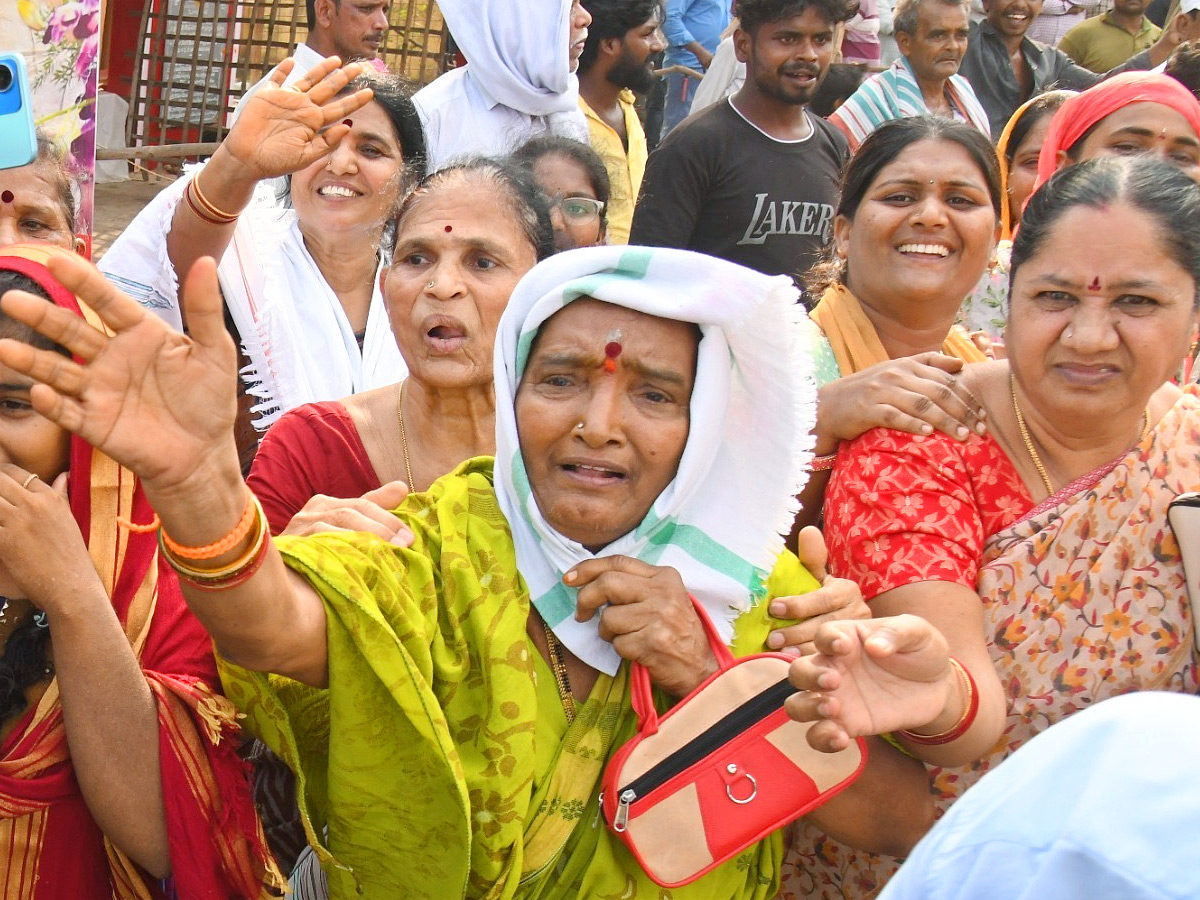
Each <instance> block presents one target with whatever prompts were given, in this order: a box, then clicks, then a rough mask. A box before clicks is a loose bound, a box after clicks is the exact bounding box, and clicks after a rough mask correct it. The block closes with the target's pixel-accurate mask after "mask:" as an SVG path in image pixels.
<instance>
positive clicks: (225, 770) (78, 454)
mask: <svg viewBox="0 0 1200 900" xmlns="http://www.w3.org/2000/svg"><path fill="white" fill-rule="evenodd" d="M58 255H61V256H68V255H71V253H70V251H68V250H65V249H62V248H60V247H56V246H53V245H50V244H14V245H10V246H7V247H3V248H0V270H11V271H15V272H20V273H21V274H23V275H26V276H28V277H29V278H31V279H33V281H34V282H35V283H36V284H37V285H38V286H39V287H41V288H42V290H44V291H45V292H46V293H47V294H49V295H50V298H51V300H52V301H53V302H54V303H55V305H57V306H59V307H62V308H64V309H68V310H70V311H71V312H73V313H74V314H75V315H78V316H80V317H81V318H84V319H86V320H87V321H88V322H90V323H91V324H93V325H95V326H96V327H97V328H101V329H103V327H104V326H103V323H102V322H100V320H99V319H98V317H97V316H96V315H95V313H94V312H93V311H92V310H90V309H88V308H87V307H86V306H83V305H82V304H80V303H79V301H78V300H77V299H76V297H75V296H74V295H73V294H72V293H71V292H70V291H68V290H67V289H66V288H64V287H63V286H62V285H61V284H59V283H58V281H56V280H55V279H54V277H53V276H52V275H51V274H50V270H49V269H48V268H47V266H46V263H47V262H48V261H49V260H50V259H51V258H52V257H54V256H58ZM67 493H68V497H69V499H70V504H71V511H72V513H73V514H74V516H75V520H76V522H77V523H78V524H79V529H80V532H81V533H82V535H83V539H84V541H85V543H86V544H87V547H88V551H89V554H90V555H91V557H92V562H93V564H94V565H95V567H96V571H97V574H99V576H100V579H101V582H102V583H103V584H104V587H105V589H106V590H107V592H108V595H109V598H110V599H111V601H112V605H113V608H114V609H115V611H116V614H117V618H118V619H119V620H120V622H121V624H122V626H124V629H125V634H126V637H128V639H129V642H130V645H131V646H132V648H133V651H134V655H135V656H136V657H137V658H138V662H139V664H140V665H141V668H142V672H143V674H144V675H145V677H146V682H147V684H148V685H149V687H150V689H151V691H152V692H153V694H154V698H155V701H156V704H157V706H158V717H159V757H160V768H161V775H162V788H163V800H164V805H165V807H166V819H167V837H168V843H169V845H170V855H171V868H172V877H173V880H174V887H175V890H176V892H177V893H178V895H179V896H181V897H205V898H208V897H212V898H218V897H219V898H222V900H224V898H230V897H238V898H258V897H265V896H266V890H265V888H264V884H265V883H278V882H277V878H278V876H277V874H276V872H275V870H274V866H273V864H272V863H271V862H270V860H269V859H268V857H267V855H266V852H265V844H264V841H263V837H262V832H261V829H260V827H259V825H258V822H257V819H256V816H255V813H254V807H253V803H252V801H251V798H250V792H249V786H248V782H247V779H246V771H245V767H244V765H243V763H242V761H241V760H240V759H239V758H238V755H237V752H236V750H237V747H236V745H237V732H238V727H237V725H236V722H235V719H234V713H233V709H232V706H231V704H229V702H228V701H227V700H225V698H224V697H221V696H219V694H217V693H216V690H215V688H216V686H217V684H218V677H217V673H216V667H215V663H214V661H213V658H212V643H211V641H210V639H209V637H208V635H207V634H206V633H205V632H204V629H203V628H202V627H201V626H200V623H199V622H197V621H196V619H195V618H194V617H193V616H192V615H191V613H190V612H189V611H188V609H187V606H186V605H185V604H184V601H183V595H182V593H181V591H180V589H179V582H178V579H177V578H176V577H175V573H174V572H172V571H171V569H170V568H169V567H167V566H166V565H165V563H164V562H163V561H162V560H161V558H160V556H159V553H158V542H157V540H156V538H155V535H154V534H153V533H139V532H137V531H130V530H128V529H126V528H123V527H118V525H117V521H118V517H120V518H124V519H126V520H129V521H133V522H140V523H145V522H149V521H151V520H152V519H153V518H154V511H153V510H152V509H151V508H150V504H149V503H148V502H147V500H146V496H145V494H144V493H143V492H142V489H141V485H140V484H139V483H138V481H137V479H136V478H135V477H134V475H133V473H132V472H130V471H129V470H128V469H126V468H123V467H122V466H119V465H117V463H116V462H114V461H113V460H112V459H110V458H109V457H107V456H105V455H104V454H103V453H100V452H99V451H98V450H96V449H95V448H93V447H92V446H91V445H90V444H88V443H86V442H85V441H82V440H80V439H79V438H75V437H72V439H71V449H70V475H69V478H68V487H67ZM81 807H82V799H81V797H80V795H79V786H78V784H77V783H76V781H75V778H74V775H73V772H72V769H71V765H70V753H69V748H68V746H67V742H66V730H65V728H64V725H63V719H62V708H61V706H60V705H59V694H58V682H57V681H53V682H51V684H50V687H49V688H48V689H47V690H46V693H45V695H44V696H43V697H42V699H41V701H40V702H39V703H38V704H37V707H36V708H35V709H32V710H29V711H28V712H27V714H26V715H25V716H24V717H23V718H22V720H21V722H20V723H19V724H18V726H17V727H16V728H15V729H14V730H13V732H12V733H11V734H10V735H9V736H8V737H7V738H6V739H5V740H4V742H3V743H2V745H0V835H3V834H5V833H6V829H9V830H15V831H21V832H22V833H25V832H27V831H28V832H31V833H34V834H40V837H39V838H38V839H36V840H34V839H32V838H30V839H27V840H24V841H21V842H17V843H11V842H10V843H11V846H7V848H6V852H5V853H4V854H3V857H2V858H0V881H2V882H4V883H6V884H9V885H10V886H12V885H13V884H22V885H24V886H25V888H26V892H25V893H23V894H22V896H26V897H32V898H34V900H43V898H47V897H63V896H71V897H76V898H81V900H88V898H92V897H103V898H108V897H112V896H117V895H119V896H121V897H129V898H140V900H149V898H157V897H160V896H162V892H161V891H160V888H159V886H158V884H157V883H155V882H153V881H151V880H149V879H147V878H146V877H145V876H144V875H143V874H142V873H141V872H140V870H138V869H137V868H136V867H135V866H134V865H133V864H132V863H131V862H130V861H129V859H128V858H127V857H126V856H125V855H124V854H123V853H122V852H121V851H120V850H119V849H118V848H116V847H115V846H113V845H112V844H111V843H109V842H107V841H106V840H103V836H102V835H100V834H99V829H98V828H97V826H96V825H95V823H94V822H92V821H91V817H90V816H89V815H88V814H87V812H86V809H83V811H82V812H81ZM31 824H32V825H34V826H36V827H33V828H30V825H31ZM101 842H102V843H101ZM84 858H86V859H87V860H89V861H90V862H89V863H88V864H84V863H82V862H80V861H79V860H80V859H84ZM105 860H107V863H108V865H107V866H105V865H104V861H105ZM98 861H99V864H98V865H94V863H97V862H98Z"/></svg>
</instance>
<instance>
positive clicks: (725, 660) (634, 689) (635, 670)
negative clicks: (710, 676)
mask: <svg viewBox="0 0 1200 900" xmlns="http://www.w3.org/2000/svg"><path fill="white" fill-rule="evenodd" d="M688 598H689V599H690V600H691V601H692V608H693V609H694V610H696V615H697V616H699V618H700V624H701V625H703V626H704V634H705V635H706V636H707V637H708V646H709V649H710V650H712V652H713V656H715V657H716V659H717V671H718V672H723V671H725V670H726V669H728V668H730V667H731V666H732V665H733V664H734V658H733V654H732V653H731V652H730V651H729V648H728V647H727V646H726V645H725V642H724V641H723V640H721V635H719V634H718V633H717V627H716V626H715V625H713V622H712V619H711V618H709V615H708V612H707V611H706V610H705V609H704V607H703V606H701V605H700V601H699V600H697V599H696V598H695V597H694V596H692V595H691V594H688ZM629 691H630V699H631V700H632V702H633V711H634V712H635V713H637V722H638V731H639V732H640V733H642V734H654V733H655V732H656V731H658V711H657V710H656V709H655V708H654V697H653V695H652V694H651V692H650V673H649V672H647V671H646V667H645V666H643V665H642V664H641V663H639V662H633V663H630V664H629ZM689 696H690V695H689Z"/></svg>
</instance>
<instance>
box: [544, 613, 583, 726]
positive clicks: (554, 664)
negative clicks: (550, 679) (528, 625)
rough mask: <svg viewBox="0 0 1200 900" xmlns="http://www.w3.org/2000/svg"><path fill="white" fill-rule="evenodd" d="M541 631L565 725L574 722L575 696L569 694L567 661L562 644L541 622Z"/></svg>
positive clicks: (548, 627)
mask: <svg viewBox="0 0 1200 900" xmlns="http://www.w3.org/2000/svg"><path fill="white" fill-rule="evenodd" d="M542 630H543V631H545V632H546V648H547V649H548V650H549V651H550V669H551V670H552V671H553V672H554V681H555V683H556V684H557V685H558V698H559V699H560V700H561V701H562V707H563V712H564V713H566V716H567V724H568V725H570V724H571V723H572V722H574V721H575V695H574V694H572V693H571V679H570V677H569V676H568V675H567V661H566V659H565V658H564V657H563V648H562V644H560V643H559V642H558V638H556V637H555V636H554V632H553V631H551V630H550V626H549V625H547V624H546V620H545V619H543V620H542Z"/></svg>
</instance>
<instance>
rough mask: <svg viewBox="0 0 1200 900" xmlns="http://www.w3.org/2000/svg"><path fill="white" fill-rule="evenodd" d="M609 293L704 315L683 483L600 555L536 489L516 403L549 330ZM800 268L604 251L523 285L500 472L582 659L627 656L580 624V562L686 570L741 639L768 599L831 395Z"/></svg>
mask: <svg viewBox="0 0 1200 900" xmlns="http://www.w3.org/2000/svg"><path fill="white" fill-rule="evenodd" d="M581 297H593V298H595V299H597V300H602V301H605V302H607V303H612V304H614V305H617V306H622V307H626V308H628V309H634V310H637V311H639V312H644V313H648V314H650V315H654V316H660V317H662V318H667V319H677V320H680V321H683V322H693V323H695V324H696V325H698V326H699V327H700V331H701V334H702V338H701V340H700V346H699V352H698V356H697V361H696V381H695V386H694V388H693V391H692V399H691V409H690V430H689V434H688V441H687V446H686V447H685V449H684V452H683V457H682V459H681V460H680V463H679V469H678V471H677V472H676V474H675V478H674V480H673V481H672V482H671V483H670V484H669V485H667V487H666V489H665V490H664V491H663V492H662V493H661V494H660V495H659V497H658V499H657V500H656V501H655V503H654V505H653V506H652V507H651V509H650V511H649V512H648V513H647V515H646V517H645V519H644V520H643V521H642V523H641V524H640V525H639V526H638V527H637V528H636V529H635V530H634V531H632V532H630V533H629V534H626V535H625V536H624V537H622V538H619V539H618V540H616V541H614V542H613V543H611V544H609V545H608V546H607V547H605V548H604V549H603V550H602V551H600V553H598V554H592V553H590V552H589V551H588V550H587V549H585V548H584V547H583V546H582V545H581V544H579V543H577V542H575V541H572V540H569V539H567V538H565V537H563V536H562V535H561V534H559V533H558V532H556V531H554V529H552V528H551V527H550V526H549V525H548V524H547V523H546V520H545V519H544V518H543V517H542V514H541V512H540V510H539V509H538V506H537V502H536V500H535V499H534V497H533V494H532V492H531V490H530V487H529V480H528V477H527V475H526V470H525V463H524V461H523V459H522V457H521V452H520V444H519V440H518V436H517V423H516V416H515V412H514V402H515V398H516V393H517V388H518V385H519V384H520V381H521V376H522V373H523V372H524V370H525V365H526V362H527V360H528V355H529V350H530V347H531V345H532V343H533V339H534V337H535V336H536V335H537V331H538V328H539V327H540V326H541V325H542V323H543V322H545V321H546V320H547V319H548V318H550V317H551V316H552V315H554V313H555V312H557V311H558V310H560V309H562V308H563V307H564V306H565V305H566V304H568V303H570V302H571V301H573V300H577V299H579V298H581ZM796 301H797V292H796V289H795V287H794V286H793V284H792V281H791V279H790V278H787V277H785V276H768V275H763V274H761V273H759V272H755V271H752V270H750V269H746V268H743V267H742V266H738V265H735V264H734V263H731V262H727V261H725V260H721V259H716V258H714V257H711V256H704V255H702V254H699V253H692V252H690V251H687V250H673V249H665V248H654V249H651V248H646V247H624V246H622V247H588V248H584V249H580V250H572V251H569V252H566V253H560V254H558V255H556V256H552V257H550V258H549V259H547V260H545V261H543V262H541V263H539V264H538V265H537V266H535V267H534V268H533V269H532V270H531V271H530V272H529V273H528V274H527V275H526V276H525V277H524V278H522V279H521V281H520V283H519V284H518V285H517V287H516V289H515V290H514V291H513V295H512V299H511V300H510V301H509V304H508V308H507V309H506V310H505V312H504V315H503V317H502V318H501V320H500V328H499V333H498V334H497V336H496V356H495V374H496V468H495V487H496V494H497V496H498V498H499V501H500V508H501V509H502V510H503V511H504V514H505V516H506V517H507V518H508V522H509V525H510V527H511V528H512V535H513V543H514V545H515V546H516V551H517V566H518V568H519V569H520V571H521V575H522V576H523V577H524V579H525V582H526V584H527V585H528V587H529V591H530V596H531V598H532V600H533V604H534V606H535V607H536V608H537V611H538V612H539V613H540V614H541V616H542V618H543V619H545V620H546V622H547V624H549V625H550V627H551V628H552V629H553V630H554V633H555V635H556V636H557V637H558V639H559V640H560V641H561V642H562V643H563V644H564V645H565V646H566V647H568V648H569V649H570V650H571V652H572V653H574V654H575V655H576V656H577V657H579V658H580V659H581V660H583V661H584V662H586V663H587V664H588V665H590V666H592V667H593V668H595V669H598V670H599V671H601V672H605V673H608V674H615V673H616V671H617V668H618V666H619V665H620V662H621V660H620V657H619V656H618V655H617V653H616V651H615V650H613V648H612V645H611V644H609V643H608V642H607V641H605V640H603V639H602V638H601V637H600V635H599V633H598V630H597V623H598V621H599V617H593V618H592V620H591V621H590V622H576V621H575V619H574V612H575V595H576V590H575V589H574V588H568V587H567V586H566V585H564V584H563V582H562V576H563V574H564V573H565V572H566V571H567V570H569V569H570V568H571V567H572V566H574V565H576V564H578V563H580V562H582V561H583V560H585V559H590V558H591V557H592V556H593V555H595V556H612V555H616V554H620V555H624V556H630V557H634V558H637V559H640V560H643V561H645V562H647V563H651V564H652V565H658V566H670V567H672V568H674V569H676V570H677V571H678V572H679V574H680V575H681V576H682V578H683V583H684V585H685V586H686V587H687V589H688V590H689V591H691V592H692V594H694V595H695V597H696V598H697V599H698V600H699V601H700V602H701V603H702V604H703V605H704V608H705V609H706V610H707V611H708V613H709V615H710V617H711V618H712V619H713V621H714V623H716V625H717V628H718V629H719V630H720V632H721V633H722V635H723V636H724V637H725V639H726V640H727V641H728V640H730V639H731V638H732V622H733V620H734V619H735V618H736V617H737V616H738V615H739V614H740V613H741V612H742V611H744V610H746V609H748V608H749V607H750V606H751V605H753V604H754V603H756V602H758V601H760V600H761V599H762V598H763V596H764V593H765V586H764V585H765V582H766V578H767V575H768V573H769V572H770V570H771V567H772V566H773V565H774V563H775V559H776V557H777V556H778V555H779V552H780V550H781V549H782V547H783V535H785V534H787V533H788V531H789V530H790V529H791V526H792V521H793V518H794V516H795V513H796V509H797V504H796V496H797V495H798V494H799V493H800V490H801V489H802V488H803V487H804V483H805V481H806V480H807V478H808V464H809V461H810V459H811V456H812V455H811V449H812V444H813V438H812V434H811V432H812V428H813V425H814V423H815V421H816V407H817V392H816V387H815V384H814V382H813V379H812V360H811V358H810V355H809V351H808V343H807V342H806V340H805V338H804V334H803V332H802V330H801V327H800V321H801V320H802V319H803V318H804V315H805V314H804V310H803V308H802V307H801V306H800V305H799V304H798V303H797V302H796Z"/></svg>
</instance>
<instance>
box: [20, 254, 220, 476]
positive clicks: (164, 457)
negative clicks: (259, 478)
mask: <svg viewBox="0 0 1200 900" xmlns="http://www.w3.org/2000/svg"><path fill="white" fill-rule="evenodd" d="M48 266H49V268H50V271H51V273H52V274H53V275H54V277H55V278H57V279H58V280H59V281H60V282H61V283H62V284H63V285H64V286H65V287H66V288H67V289H68V290H70V291H72V292H74V293H75V294H76V295H77V296H78V297H79V298H80V299H81V300H82V301H83V302H84V303H86V304H87V305H88V306H90V307H91V308H92V309H93V310H94V311H95V312H96V313H97V315H99V316H100V318H101V319H102V320H103V322H104V324H105V325H106V326H107V328H108V329H109V330H110V331H111V334H105V333H104V332H103V331H101V330H99V329H97V328H95V327H93V326H92V325H90V324H88V323H87V322H86V321H84V320H83V319H81V318H79V317H78V316H76V315H74V314H73V313H71V312H70V311H68V310H65V309H62V308H60V307H57V306H55V305H53V304H51V303H49V302H47V301H45V300H42V299H41V298H39V297H35V296H33V295H31V294H25V293H21V292H19V291H10V292H9V293H7V294H6V295H5V296H4V299H3V309H4V311H5V312H6V313H8V314H9V315H10V316H12V317H13V318H14V319H17V320H19V321H21V322H25V323H26V324H28V325H30V326H31V327H33V328H34V329H36V330H37V331H39V332H41V333H42V334H44V335H46V336H47V337H49V338H51V339H52V340H54V341H56V342H58V343H59V344H62V345H63V346H64V347H66V348H67V349H68V350H70V351H71V352H72V353H73V354H75V356H76V357H77V358H78V359H79V360H82V364H80V363H79V362H75V361H70V360H67V359H65V358H64V357H63V356H62V355H61V354H58V353H55V352H54V351H50V350H38V349H35V348H34V347H32V346H30V345H29V344H25V343H22V342H19V341H14V340H11V339H6V340H3V341H0V362H3V363H4V364H5V365H7V366H10V367H11V368H13V369H15V370H16V371H18V372H22V373H24V374H26V375H28V376H30V377H31V378H33V379H34V380H35V381H37V382H39V384H37V385H35V386H34V388H33V391H32V392H31V397H32V401H33V405H34V407H35V409H37V411H38V412H40V413H41V414H42V415H44V416H46V417H47V418H48V419H50V420H52V421H53V422H55V423H57V424H58V425H60V426H62V427H63V428H65V429H67V430H68V431H71V432H74V433H75V434H77V435H79V436H80V437H81V438H83V439H84V440H85V441H87V442H88V443H90V444H92V445H93V446H94V447H97V448H98V449H100V450H102V451H103V452H104V453H106V454H108V455H109V456H111V457H112V458H113V459H115V460H117V462H119V463H121V464H122V465H125V466H127V467H128V468H130V469H132V470H133V471H134V473H135V474H136V475H138V476H139V477H140V478H141V479H142V480H143V481H144V482H145V483H146V484H147V486H150V485H152V484H153V485H155V486H156V487H159V488H163V489H170V488H171V487H174V486H176V485H181V484H184V483H186V482H187V480H188V477H189V476H193V475H194V474H195V473H196V472H198V471H203V469H204V467H205V464H206V463H208V462H209V461H210V460H211V459H213V458H214V457H219V456H220V454H221V453H228V452H229V448H230V447H232V446H233V443H232V433H233V423H234V418H235V415H236V390H237V350H236V348H235V347H234V344H233V341H232V339H231V338H230V337H229V335H228V333H227V332H226V331H225V327H224V321H223V318H222V313H221V309H222V307H221V296H220V292H219V290H218V288H217V282H216V264H215V263H214V262H213V261H212V260H211V259H202V260H201V261H200V262H198V263H197V264H196V265H195V267H194V268H193V269H192V272H191V273H190V275H189V277H188V279H187V282H186V284H185V285H184V305H185V308H186V311H187V315H188V323H189V325H190V326H191V336H190V337H189V336H187V335H184V334H182V333H180V332H177V331H175V330H173V329H172V328H170V326H168V325H167V324H166V323H165V322H163V321H162V320H161V319H159V318H157V317H156V316H154V315H153V314H151V313H149V312H148V311H147V310H145V309H143V308H142V307H141V306H139V305H138V304H137V303H136V302H134V301H133V300H131V299H130V298H129V297H127V296H125V294H123V293H121V291H119V290H118V289H117V288H116V287H115V286H114V285H112V284H111V283H110V282H109V281H108V280H107V279H105V278H104V276H103V275H101V274H100V272H99V271H98V270H97V269H96V268H95V267H94V266H92V265H91V264H90V263H87V262H85V261H84V260H82V259H81V258H79V257H62V258H55V259H53V260H51V261H50V262H49V263H48Z"/></svg>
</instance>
